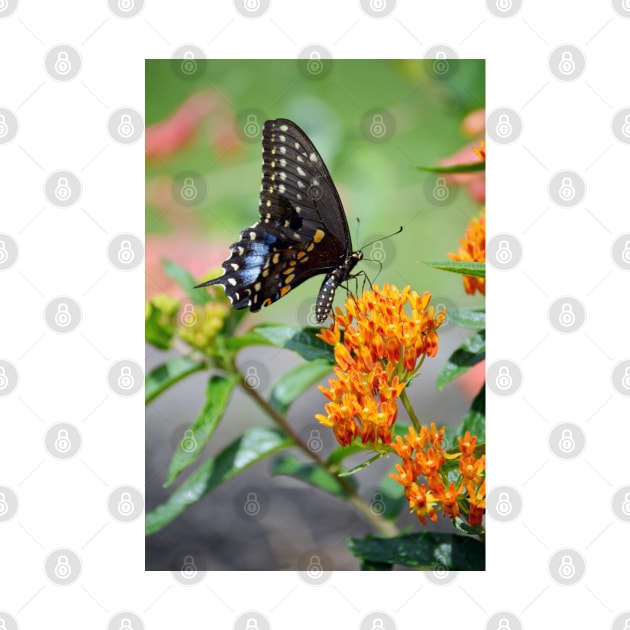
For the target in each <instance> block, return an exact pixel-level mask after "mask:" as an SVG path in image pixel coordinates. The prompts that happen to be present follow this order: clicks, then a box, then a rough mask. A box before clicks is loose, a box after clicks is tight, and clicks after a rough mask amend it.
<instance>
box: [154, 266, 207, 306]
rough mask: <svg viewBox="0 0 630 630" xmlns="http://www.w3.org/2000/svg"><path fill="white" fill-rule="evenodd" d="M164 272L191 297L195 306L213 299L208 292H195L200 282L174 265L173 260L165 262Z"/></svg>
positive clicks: (186, 271) (185, 270)
mask: <svg viewBox="0 0 630 630" xmlns="http://www.w3.org/2000/svg"><path fill="white" fill-rule="evenodd" d="M162 264H163V265H164V271H165V272H166V275H167V276H168V277H169V278H172V279H173V280H175V282H177V284H178V285H179V286H180V287H181V288H182V289H183V290H184V293H185V294H186V295H188V296H190V299H191V300H192V301H193V302H194V303H195V304H205V303H206V302H210V301H211V300H212V298H211V297H210V295H209V294H208V292H207V291H201V290H199V289H197V290H195V289H194V287H195V285H196V284H198V282H197V281H196V280H195V279H194V278H193V276H192V275H191V273H190V272H189V271H188V270H187V269H184V268H183V267H181V266H180V265H178V264H177V263H174V262H173V261H172V260H163V261H162Z"/></svg>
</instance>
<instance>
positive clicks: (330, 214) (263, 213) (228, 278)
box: [199, 118, 358, 321]
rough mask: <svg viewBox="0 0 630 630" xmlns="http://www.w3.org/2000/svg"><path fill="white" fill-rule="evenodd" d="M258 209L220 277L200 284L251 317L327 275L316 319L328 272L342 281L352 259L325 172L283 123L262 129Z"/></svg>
mask: <svg viewBox="0 0 630 630" xmlns="http://www.w3.org/2000/svg"><path fill="white" fill-rule="evenodd" d="M259 210H260V219H259V220H258V222H257V223H255V224H254V225H253V226H251V227H249V228H246V229H245V230H243V231H242V232H241V234H240V240H239V241H238V242H236V243H234V244H233V245H231V246H230V251H231V256H230V258H229V259H228V260H226V261H225V262H224V263H223V264H222V267H223V270H224V273H223V275H222V276H221V277H220V278H217V279H215V280H211V281H209V282H206V283H204V284H202V285H199V286H208V285H213V284H220V285H221V286H223V287H224V289H225V293H226V295H227V296H228V297H229V298H230V300H231V302H232V305H233V307H234V308H246V307H249V308H250V310H252V311H257V310H259V309H260V308H261V307H262V306H268V305H269V304H271V303H272V302H275V301H276V300H278V299H280V298H281V297H283V296H284V295H286V294H287V293H288V292H289V291H290V290H291V289H292V288H293V287H296V286H297V285H299V284H300V283H302V282H304V281H305V280H307V279H308V278H310V277H312V276H315V275H318V274H323V273H326V274H327V280H328V284H326V282H327V280H325V281H324V285H326V287H327V288H326V294H325V295H324V285H323V286H322V290H321V291H320V295H319V297H318V309H317V317H318V319H319V321H323V319H325V318H326V316H327V315H328V312H329V311H330V306H331V305H332V295H333V294H334V288H335V287H336V285H337V284H338V282H335V284H334V286H332V293H331V283H330V281H329V280H330V274H332V273H335V278H336V279H339V280H341V281H343V280H344V279H346V278H347V277H348V275H349V272H350V269H351V268H352V267H353V266H354V264H355V262H356V260H358V257H356V255H353V254H352V244H351V240H350V235H349V231H348V224H347V221H346V217H345V213H344V211H343V206H342V205H341V200H340V198H339V194H338V193H337V189H336V188H335V185H334V183H333V181H332V178H331V177H330V174H329V172H328V169H327V168H326V165H325V164H324V161H323V160H322V158H321V156H320V155H319V153H318V152H317V149H315V147H314V146H313V143H312V142H311V141H310V140H309V138H308V136H307V135H306V134H305V133H304V132H303V131H302V130H301V129H300V128H299V127H298V126H297V125H296V124H295V123H293V122H291V121H290V120H286V119H283V118H280V119H277V120H270V121H267V122H266V123H265V125H264V128H263V177H262V187H261V193H260V208H259ZM353 256H354V257H353ZM335 270H336V272H335ZM324 297H325V299H324ZM324 311H325V312H324Z"/></svg>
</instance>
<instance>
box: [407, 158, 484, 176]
mask: <svg viewBox="0 0 630 630" xmlns="http://www.w3.org/2000/svg"><path fill="white" fill-rule="evenodd" d="M416 168H417V169H418V170H419V171H426V172H428V173H479V172H480V171H485V170H486V163H485V161H482V162H481V161H480V162H470V163H468V164H453V165H452V166H416Z"/></svg>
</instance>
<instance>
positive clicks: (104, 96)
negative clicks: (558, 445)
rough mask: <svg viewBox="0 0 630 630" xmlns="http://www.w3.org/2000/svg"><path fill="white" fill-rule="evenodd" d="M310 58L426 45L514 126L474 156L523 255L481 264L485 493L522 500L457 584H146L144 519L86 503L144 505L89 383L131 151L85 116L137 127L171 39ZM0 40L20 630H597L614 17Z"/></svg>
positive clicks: (50, 32)
mask: <svg viewBox="0 0 630 630" xmlns="http://www.w3.org/2000/svg"><path fill="white" fill-rule="evenodd" d="M9 4H11V3H9ZM617 4H619V3H615V6H616V5H617ZM314 42H317V43H321V44H323V45H324V46H326V47H327V48H329V49H330V50H331V51H332V53H333V56H334V57H338V58H344V57H357V58H369V57H391V58H418V57H422V56H423V55H424V52H425V51H426V50H428V49H429V48H430V47H431V46H433V45H434V44H436V43H444V44H448V45H449V46H451V47H452V48H453V49H455V50H456V52H457V54H458V56H459V57H462V58H487V70H488V74H487V85H488V89H487V95H488V99H487V106H488V111H489V112H491V111H492V110H493V109H496V108H498V107H502V106H507V107H510V108H512V109H514V110H515V111H516V112H517V113H518V114H519V115H520V117H521V118H522V120H523V124H524V129H523V133H522V134H521V136H520V138H519V139H518V141H516V142H515V143H513V144H510V145H507V146H502V145H499V144H494V143H492V141H491V140H490V139H489V157H488V164H489V172H488V206H489V217H488V232H489V235H488V236H489V238H491V236H492V235H493V234H496V233H502V232H506V233H510V234H513V235H515V236H516V237H517V238H518V239H519V240H520V242H521V243H522V245H523V248H524V258H523V261H522V262H521V264H520V265H519V266H518V267H517V268H516V269H515V270H513V271H511V272H498V271H493V270H490V271H489V278H490V279H489V286H490V287H491V289H490V293H489V296H488V309H489V313H490V316H489V319H490V322H489V344H490V350H489V364H492V362H493V361H495V360H497V359H500V358H509V359H510V360H512V361H514V362H516V363H517V364H518V365H519V367H520V369H521V370H522V372H523V374H524V381H523V386H522V387H521V389H520V390H519V391H518V392H517V393H516V394H515V395H514V396H511V397H509V398H500V397H493V396H489V400H488V413H489V422H488V433H489V436H490V443H489V463H490V470H489V474H490V481H491V484H490V488H489V489H491V488H492V487H495V486H499V485H504V484H507V485H511V486H513V487H515V488H517V489H518V491H519V492H520V494H521V496H522V497H523V501H524V509H523V512H522V513H521V515H520V516H519V518H518V519H517V520H516V521H515V522H512V523H510V524H500V523H497V522H494V521H492V520H491V519H488V521H489V524H488V538H489V542H490V544H489V547H488V557H487V567H488V570H487V571H486V572H485V573H484V574H482V573H469V574H459V575H458V576H457V578H456V579H455V581H454V582H453V583H452V584H451V585H450V586H449V587H438V586H435V585H433V584H432V583H430V582H428V581H427V580H426V579H425V577H424V576H423V575H422V574H420V573H418V574H413V573H409V572H404V573H389V574H380V573H350V572H348V573H336V574H334V575H333V576H332V579H331V580H330V581H328V582H327V583H326V584H324V585H323V586H320V587H311V586H308V585H307V584H305V583H304V582H302V581H301V580H300V578H299V576H298V575H297V574H295V573H292V572H277V573H273V574H270V575H269V576H265V577H263V576H260V575H257V574H255V573H234V574H232V573H222V574H213V573H208V574H207V576H206V578H205V579H204V580H203V581H201V582H200V583H199V584H197V585H196V586H194V587H184V586H182V585H180V584H179V583H178V582H176V581H175V580H174V579H173V577H172V575H171V574H170V573H167V572H163V573H145V572H144V569H143V523H142V519H138V520H137V521H135V522H133V523H131V524H126V525H125V524H121V523H118V522H116V521H114V520H113V519H111V517H110V516H109V514H108V512H107V509H106V502H107V497H108V496H109V494H110V492H111V491H112V490H113V489H114V488H115V487H117V486H120V485H132V486H135V487H137V488H142V487H143V479H144V470H143V461H142V459H141V458H140V457H139V453H142V452H143V449H144V427H143V417H144V410H143V401H142V396H141V395H140V394H138V395H136V396H134V397H129V398H121V397H118V396H116V395H114V394H113V393H112V391H111V390H110V389H109V387H108V383H107V370H108V368H109V367H110V366H111V365H112V364H113V363H114V362H116V361H118V360H120V359H126V358H130V359H133V360H135V361H136V362H138V363H140V364H142V363H143V330H142V316H143V309H144V305H143V295H144V278H143V273H142V268H138V269H136V270H135V271H133V272H131V273H121V272H119V271H118V270H116V269H115V268H114V267H112V266H111V265H110V263H109V262H108V260H107V257H106V249H107V245H108V243H109V241H110V240H111V239H112V238H113V237H114V236H116V235H117V234H119V233H122V232H130V233H134V234H137V235H139V236H141V235H142V234H143V232H144V225H143V215H144V211H143V206H144V189H143V186H144V155H143V143H142V141H140V142H138V143H136V144H134V145H132V146H121V145H118V144H116V143H114V142H113V141H112V140H111V138H110V137H109V136H108V133H107V126H106V125H107V119H108V117H109V116H110V114H111V113H112V112H113V111H114V110H116V109H118V108H120V107H125V106H128V107H133V108H135V109H137V110H138V111H143V107H144V59H145V58H148V57H158V58H160V57H161V58H168V57H170V56H171V54H172V53H173V51H174V50H175V49H176V48H178V47H179V46H180V45H181V44H184V43H195V44H197V45H198V46H200V47H201V48H202V49H203V50H205V52H206V55H207V56H208V57H222V58H248V57H262V58H273V57H289V58H290V57H296V56H297V55H298V54H299V51H300V50H301V49H302V48H304V47H305V46H306V45H308V44H311V43H314ZM60 43H68V44H71V45H72V46H74V47H75V48H77V49H78V50H79V52H80V54H81V57H82V69H81V72H80V74H79V76H78V77H76V78H75V79H74V80H72V81H70V82H68V83H60V82H55V81H53V80H52V79H51V78H50V77H49V76H48V74H47V73H46V71H45V67H44V57H45V54H46V53H47V51H48V50H50V49H51V48H52V47H53V46H55V45H57V44H60ZM563 43H571V44H573V45H575V46H577V47H578V48H580V49H581V51H582V52H583V53H584V55H585V57H586V69H585V71H584V73H583V74H582V75H581V76H580V77H579V78H578V79H576V80H575V81H572V82H561V81H558V80H557V79H556V78H555V77H554V76H553V75H552V74H551V73H550V71H549V68H548V58H549V56H550V54H551V52H552V50H553V49H554V48H555V47H556V46H558V45H560V44H563ZM0 49H1V50H2V56H1V57H0V58H1V59H2V63H1V64H0V72H1V79H0V86H1V88H0V89H1V91H0V107H6V108H8V109H10V110H12V111H13V112H14V113H15V114H16V116H17V118H18V120H19V132H18V134H17V136H16V138H15V139H14V140H13V141H12V142H10V143H9V144H6V145H0V173H1V174H2V185H1V190H0V199H1V200H0V213H1V215H2V225H1V227H0V231H1V232H3V233H6V234H9V235H11V236H12V237H13V238H14V239H15V240H17V242H18V245H19V250H20V256H19V259H18V261H17V263H16V264H15V265H14V266H13V267H11V268H10V269H9V270H7V271H4V272H2V273H1V274H0V282H1V283H2V296H3V307H2V308H1V309H0V312H1V315H0V318H1V319H0V325H1V330H2V348H1V351H0V355H1V356H0V358H3V359H7V360H9V361H10V362H11V363H13V364H14V365H15V366H16V367H17V369H18V372H19V385H18V387H17V388H16V389H15V391H13V392H12V393H11V394H10V395H8V396H6V397H0V418H1V419H0V432H1V435H0V485H5V486H9V487H10V488H12V489H13V490H14V491H15V492H16V493H17V495H18V497H19V511H18V513H17V515H16V516H15V517H14V518H13V519H11V520H10V521H9V522H7V523H3V524H0V610H5V611H8V612H9V613H10V614H11V615H12V616H13V617H14V618H15V619H16V620H17V621H18V623H19V627H20V628H22V629H30V628H41V627H42V626H43V625H44V624H46V625H48V624H54V625H55V626H56V627H63V628H65V629H70V628H81V629H83V628H85V627H87V626H88V624H89V626H90V627H97V628H98V627H102V628H105V627H107V625H108V621H109V620H110V619H111V618H112V617H113V616H114V615H115V614H117V613H118V612H119V611H121V610H132V611H134V612H135V613H136V614H138V615H139V616H140V617H141V618H142V619H143V621H144V624H145V627H147V628H165V629H166V628H172V627H173V628H174V627H186V628H190V629H194V628H200V629H201V628H209V627H210V628H219V627H220V628H227V627H232V625H233V624H234V622H235V620H236V619H237V618H238V617H239V615H240V614H242V613H243V612H245V611H247V610H258V611H260V612H261V613H263V614H264V615H265V616H266V617H267V619H268V620H269V621H270V623H271V626H272V627H273V628H275V629H281V628H286V629H289V628H291V629H294V628H297V627H299V628H313V629H315V628H317V629H320V628H322V627H331V626H334V627H345V628H348V627H357V626H359V624H360V623H361V620H362V619H363V618H364V617H365V616H366V615H367V614H368V613H369V612H370V611H372V610H375V609H382V610H385V611H387V613H388V614H390V615H391V616H392V617H393V618H394V619H395V620H396V623H397V627H398V628H416V627H419V626H422V627H439V628H461V627H475V628H479V627H482V626H484V625H485V624H486V622H487V620H488V619H490V618H491V616H492V615H493V614H494V613H495V612H496V611H499V610H508V611H511V612H512V613H513V614H515V615H517V616H518V617H519V618H520V620H521V622H522V624H523V625H524V626H526V627H530V628H552V627H553V628H557V627H560V626H562V627H567V628H585V627H595V625H596V624H597V626H598V627H602V626H603V627H611V625H612V623H613V620H614V619H615V618H616V616H617V615H618V614H620V613H621V612H622V611H623V610H624V609H625V608H627V607H629V606H628V602H629V599H628V590H627V579H626V577H625V576H626V573H627V567H628V566H630V545H628V544H627V541H628V529H627V527H628V525H627V524H626V523H624V522H622V521H621V520H619V519H617V518H616V517H615V515H614V514H613V512H612V510H611V500H612V496H613V494H614V492H615V491H616V490H617V489H618V488H619V487H621V486H623V485H625V484H628V483H630V473H629V471H628V446H627V445H628V444H629V443H630V428H629V427H630V424H629V423H628V404H629V400H628V398H627V397H623V396H621V395H620V394H619V393H618V392H617V391H616V390H615V389H614V388H613V386H612V385H611V372H612V370H613V367H614V366H615V365H616V364H617V363H619V362H620V361H622V360H625V359H627V358H628V357H629V356H630V350H629V347H628V341H629V334H628V325H627V314H628V306H629V298H628V296H629V295H630V292H629V291H628V275H627V272H626V271H624V270H623V269H621V268H619V266H617V265H616V264H615V263H614V261H613V258H612V256H611V248H612V244H613V242H614V240H615V239H616V238H617V237H619V236H620V235H622V234H624V233H626V232H630V228H629V223H630V221H629V218H628V217H629V214H628V208H627V204H628V173H629V172H630V169H629V168H628V152H629V151H630V147H628V146H626V145H624V144H622V143H620V142H618V141H617V139H616V138H615V137H614V136H613V134H612V132H611V121H612V118H613V116H614V114H615V113H616V112H617V111H618V110H620V109H622V108H624V107H627V106H630V90H629V88H628V85H629V83H628V78H627V77H628V68H627V60H628V59H630V20H628V19H624V17H622V16H621V15H619V14H618V13H616V12H615V9H614V6H613V3H610V2H599V3H590V4H588V5H586V6H585V7H584V8H582V5H580V9H578V5H576V4H575V3H573V2H569V1H568V0H564V1H556V2H553V3H536V2H533V0H529V1H528V2H525V4H524V5H523V7H522V8H521V10H520V11H519V12H518V13H517V14H516V16H514V17H512V18H510V19H499V18H497V17H496V16H495V15H493V14H492V13H491V12H490V11H488V9H487V7H486V5H485V4H484V3H483V2H481V1H480V0H475V1H471V0H454V1H452V2H445V3H438V2H433V3H428V2H412V1H411V0H407V1H404V2H398V5H397V6H396V9H395V11H394V12H393V13H391V14H390V15H388V16H387V17H385V18H383V19H380V20H377V19H373V18H371V17H369V16H367V15H366V14H365V13H364V12H363V11H362V9H361V6H360V3H359V2H346V3H340V2H332V1H330V0H321V1H320V2H317V3H313V4H310V3H309V4H305V3H302V4H299V3H296V2H289V1H288V0H284V1H282V0H273V1H272V3H271V7H270V9H269V11H268V12H267V13H265V15H264V16H262V17H260V18H257V19H245V18H244V17H243V16H242V15H241V14H239V12H238V11H237V10H236V9H235V7H234V5H233V4H232V3H231V2H225V1H222V2H215V3H210V2H196V1H193V0H190V1H188V2H184V3H179V4H178V5H177V9H176V10H175V5H174V4H173V3H160V2H147V3H146V6H145V7H144V9H143V11H142V12H141V13H140V14H139V15H137V16H136V17H134V18H132V19H128V20H123V19H120V18H118V17H117V16H116V15H115V14H114V13H112V12H111V11H110V9H109V7H108V4H107V2H105V0H102V1H100V2H91V3H87V2H79V1H74V2H72V1H66V2H54V3H53V2H49V3H44V2H26V1H23V2H21V3H20V4H19V6H18V8H17V10H16V11H15V12H14V13H13V14H12V15H10V16H8V17H5V18H4V19H0ZM62 169H67V170H70V171H73V172H74V173H76V174H77V175H78V176H79V178H80V179H81V182H82V187H83V189H82V196H81V198H80V200H79V201H78V202H77V203H76V204H74V205H72V206H71V207H70V208H56V207H53V206H52V205H51V204H50V203H49V202H48V201H47V199H46V197H45V196H44V182H45V180H46V178H47V177H48V175H49V174H50V173H52V172H54V171H57V170H62ZM565 169H571V170H574V171H576V172H578V173H579V174H580V175H581V176H582V177H583V178H584V180H585V181H586V196H585V198H584V200H583V202H581V203H580V204H578V205H577V206H575V207H572V208H561V207H558V206H557V205H555V204H554V203H553V202H552V200H551V199H550V197H549V195H548V191H547V186H548V182H549V180H550V179H551V177H552V176H553V174H554V173H556V172H558V171H560V170H565ZM121 191H122V192H121ZM59 295H69V296H72V297H74V298H75V299H76V300H77V301H78V302H79V303H80V305H81V308H82V313H83V319H82V322H81V325H80V327H79V328H78V329H77V330H76V331H75V332H74V333H73V334H71V335H59V334H56V333H54V332H52V331H51V330H50V329H49V328H48V327H47V325H46V322H45V320H44V309H45V307H46V305H47V303H48V302H49V301H50V300H52V299H53V298H55V297H56V296H59ZM565 295H570V296H574V297H576V298H578V299H579V300H580V301H581V302H582V303H583V304H584V306H585V309H586V312H587V317H586V323H585V324H584V326H583V327H582V328H581V329H580V330H579V331H578V332H576V333H574V334H572V335H561V334H559V333H558V332H557V331H556V330H555V329H553V328H552V327H551V326H550V324H549V321H548V317H547V313H548V310H549V307H550V305H551V303H552V302H553V301H554V299H556V298H558V297H560V296H565ZM567 421H568V422H573V423H575V424H577V425H579V426H580V427H581V428H582V430H583V431H584V433H585V435H586V448H585V450H584V451H583V453H582V454H581V455H580V456H579V457H577V458H575V459H573V460H570V461H562V460H560V459H558V458H557V457H555V456H554V454H553V453H552V451H551V450H550V449H549V448H548V445H547V439H548V435H549V432H550V431H551V429H552V428H553V427H554V426H555V425H557V424H559V423H562V422H567ZM58 422H70V423H72V424H75V425H76V426H77V427H79V430H80V432H81V435H82V448H81V450H80V451H79V453H78V454H77V455H76V456H75V457H74V458H72V459H71V460H69V461H58V460H55V459H53V458H51V457H50V456H49V455H48V454H47V451H46V450H45V448H44V435H45V432H46V430H47V429H48V428H49V427H50V426H51V425H53V424H55V423H58ZM112 453H115V454H116V455H115V456H114V457H112ZM59 547H68V548H71V549H73V550H74V551H76V552H77V553H78V554H79V556H80V558H81V561H82V573H81V576H80V578H79V579H78V580H77V581H76V582H74V583H73V584H72V585H70V586H69V587H66V588H63V587H59V586H57V585H55V584H53V583H51V582H50V581H49V580H48V579H47V577H46V576H45V574H44V570H43V569H44V561H45V558H46V556H47V555H48V553H50V552H51V551H52V550H54V549H56V548H59ZM563 547H570V548H573V549H576V550H578V551H579V553H580V554H581V555H582V556H583V557H584V558H585V561H586V573H585V575H584V577H583V579H582V580H581V581H580V582H579V583H578V584H576V585H574V586H572V587H561V586H559V585H558V584H557V583H556V582H555V581H554V580H552V579H551V577H550V575H549V573H548V568H547V565H548V561H549V558H550V557H551V556H552V554H553V553H554V552H555V551H556V550H558V549H560V548H563ZM10 627H11V626H10V625H9V624H8V623H7V628H10ZM361 627H362V626H361ZM514 627H515V626H514V625H512V628H513V629H514ZM615 627H617V626H616V625H615ZM619 628H623V622H622V623H621V625H620V626H619ZM134 630H135V626H134ZM261 630H262V628H261ZM368 630H370V629H369V628H368Z"/></svg>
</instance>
